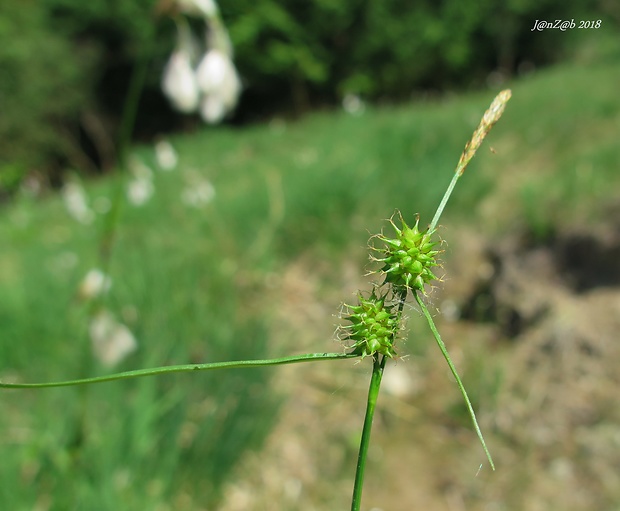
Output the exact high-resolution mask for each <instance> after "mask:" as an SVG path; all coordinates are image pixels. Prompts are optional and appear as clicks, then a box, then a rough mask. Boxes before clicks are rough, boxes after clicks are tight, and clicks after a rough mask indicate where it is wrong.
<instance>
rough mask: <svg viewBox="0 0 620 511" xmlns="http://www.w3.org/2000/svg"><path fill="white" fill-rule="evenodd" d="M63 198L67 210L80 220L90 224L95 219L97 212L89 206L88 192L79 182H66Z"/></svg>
mask: <svg viewBox="0 0 620 511" xmlns="http://www.w3.org/2000/svg"><path fill="white" fill-rule="evenodd" d="M62 198H63V201H64V203H65V207H66V208H67V212H68V213H69V215H71V216H72V217H73V218H74V219H75V220H77V221H78V222H80V223H82V224H85V225H88V224H90V223H92V221H93V220H94V219H95V213H93V211H92V210H91V209H90V207H89V206H88V202H87V198H86V193H85V192H84V189H83V188H82V186H81V185H80V184H79V183H77V182H74V181H69V182H68V183H66V184H65V186H64V187H63V189H62Z"/></svg>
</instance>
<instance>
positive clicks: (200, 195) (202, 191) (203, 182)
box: [181, 177, 215, 208]
mask: <svg viewBox="0 0 620 511" xmlns="http://www.w3.org/2000/svg"><path fill="white" fill-rule="evenodd" d="M188 181H189V182H188V183H187V186H186V187H185V189H184V190H183V191H182V192H181V200H182V201H183V203H184V204H185V205H186V206H189V207H191V208H203V207H204V206H206V205H207V204H209V202H211V201H212V200H213V198H214V197H215V188H213V185H212V184H211V182H210V181H209V180H207V179H204V178H198V177H192V178H190V179H189V180H188Z"/></svg>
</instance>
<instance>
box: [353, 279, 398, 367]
mask: <svg viewBox="0 0 620 511" xmlns="http://www.w3.org/2000/svg"><path fill="white" fill-rule="evenodd" d="M358 298H359V304H358V305H347V307H348V309H349V315H347V316H345V318H344V319H346V320H347V321H349V322H350V323H351V324H350V325H347V326H344V327H342V331H343V332H344V336H343V340H345V341H353V344H352V345H351V346H350V348H351V349H352V350H353V351H352V352H351V353H355V354H357V355H361V356H362V358H364V357H368V356H372V355H374V354H375V353H380V354H382V355H385V356H387V357H390V358H392V357H394V355H396V351H394V346H393V344H394V339H395V338H396V334H397V332H398V328H399V323H398V315H397V313H396V311H395V305H386V304H385V296H377V294H376V292H375V290H374V289H373V291H372V294H371V295H370V296H369V297H368V298H364V297H363V296H362V295H361V294H359V295H358Z"/></svg>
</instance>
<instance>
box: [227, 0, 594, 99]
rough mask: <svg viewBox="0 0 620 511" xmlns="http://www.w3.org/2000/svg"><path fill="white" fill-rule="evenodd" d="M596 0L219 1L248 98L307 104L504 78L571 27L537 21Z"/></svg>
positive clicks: (551, 50) (558, 51) (553, 54)
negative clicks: (495, 75) (497, 74)
mask: <svg viewBox="0 0 620 511" xmlns="http://www.w3.org/2000/svg"><path fill="white" fill-rule="evenodd" d="M596 3H597V2H596V0H585V1H580V2H565V1H562V0H509V1H507V2H499V3H498V2H494V1H492V0H477V1H475V2H472V1H466V2H463V1H462V0H443V1H442V2H436V1H435V0H419V1H416V2H411V1H408V0H382V1H374V2H373V1H370V0H342V1H340V2H332V1H330V0H316V1H314V2H307V3H300V2H298V1H296V0H263V1H261V2H259V3H255V2H253V1H251V0H227V1H226V2H222V5H221V7H222V10H223V15H224V18H225V21H226V24H227V26H228V28H229V31H230V34H231V38H232V40H233V43H234V44H235V50H236V57H237V64H238V67H239V69H240V71H241V73H242V75H243V76H244V77H245V78H246V80H247V84H248V90H247V94H246V95H247V96H250V98H253V100H254V104H253V105H252V106H255V105H256V104H260V103H262V104H264V103H265V101H266V100H267V103H268V104H269V103H271V106H273V102H277V101H278V100H281V99H282V98H285V99H288V100H289V101H292V102H293V104H294V105H295V106H296V107H297V108H298V109H304V107H306V106H307V105H308V104H310V103H312V100H315V102H316V100H319V101H321V102H328V103H329V102H333V101H334V100H338V99H340V98H342V97H343V96H344V95H345V94H346V93H354V94H361V95H363V96H365V97H367V98H370V99H378V98H390V99H402V98H408V97H410V96H411V94H412V92H413V91H415V90H423V89H435V90H446V89H449V88H453V87H457V88H458V87H460V88H462V87H468V86H472V85H473V86H476V85H480V84H484V83H485V80H486V79H487V77H488V75H489V73H490V72H491V71H494V70H500V71H501V73H502V75H503V76H504V77H507V76H510V75H511V74H512V73H514V72H515V71H516V70H517V68H518V66H519V65H520V64H521V63H527V64H530V67H531V64H533V65H543V64H547V63H550V62H553V61H554V60H557V59H559V58H561V57H562V56H563V54H564V50H565V48H566V45H567V44H568V42H569V41H570V39H571V37H574V36H575V34H574V33H571V32H570V31H568V32H560V31H559V30H547V31H544V32H537V33H534V34H532V32H531V28H532V27H533V23H534V20H536V19H545V20H554V19H557V18H562V19H567V18H568V19H570V18H571V17H573V16H574V17H577V16H579V15H580V13H586V14H587V15H588V16H589V17H592V12H597V11H596V9H595V8H594V7H595V4H596ZM573 4H574V5H573ZM584 19H589V18H584ZM573 32H575V31H573Z"/></svg>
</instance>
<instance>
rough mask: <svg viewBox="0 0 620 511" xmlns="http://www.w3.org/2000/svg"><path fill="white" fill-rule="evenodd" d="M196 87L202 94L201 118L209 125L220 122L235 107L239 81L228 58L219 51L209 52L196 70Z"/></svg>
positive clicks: (239, 91)
mask: <svg viewBox="0 0 620 511" xmlns="http://www.w3.org/2000/svg"><path fill="white" fill-rule="evenodd" d="M196 76H197V80H198V86H199V87H200V91H201V92H202V94H203V97H202V100H201V104H200V114H201V115H202V118H203V119H204V120H205V121H206V122H208V123H211V124H215V123H218V122H220V121H221V120H222V119H223V118H224V117H225V116H226V114H227V113H228V112H230V111H231V110H232V109H233V108H235V106H236V105H237V101H238V99H239V94H240V93H241V80H240V79H239V75H238V74H237V70H236V69H235V66H234V64H233V63H232V61H231V60H230V57H228V55H226V54H225V53H224V52H222V51H220V50H215V49H214V50H209V51H208V52H207V53H205V55H204V57H203V58H202V60H201V61H200V64H199V65H198V69H197V70H196Z"/></svg>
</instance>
